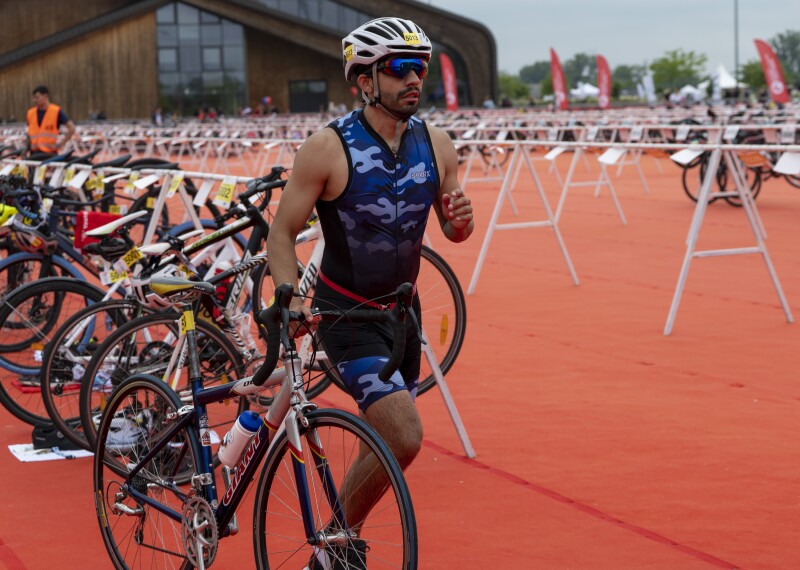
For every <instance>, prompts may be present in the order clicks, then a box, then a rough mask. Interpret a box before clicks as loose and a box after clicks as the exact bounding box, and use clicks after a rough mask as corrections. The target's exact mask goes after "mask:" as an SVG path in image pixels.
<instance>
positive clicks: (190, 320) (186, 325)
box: [181, 311, 194, 334]
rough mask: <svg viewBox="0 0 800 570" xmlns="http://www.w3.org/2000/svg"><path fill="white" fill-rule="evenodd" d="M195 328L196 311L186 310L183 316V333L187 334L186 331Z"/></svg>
mask: <svg viewBox="0 0 800 570" xmlns="http://www.w3.org/2000/svg"><path fill="white" fill-rule="evenodd" d="M193 330H194V313H193V312H192V311H184V312H183V316H182V317H181V334H186V331H193Z"/></svg>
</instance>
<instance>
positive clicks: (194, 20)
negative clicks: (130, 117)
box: [156, 2, 247, 115]
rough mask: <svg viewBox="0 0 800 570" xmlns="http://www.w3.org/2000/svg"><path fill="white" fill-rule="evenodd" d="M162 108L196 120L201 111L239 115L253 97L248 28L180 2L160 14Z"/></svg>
mask: <svg viewBox="0 0 800 570" xmlns="http://www.w3.org/2000/svg"><path fill="white" fill-rule="evenodd" d="M156 22H157V37H158V69H159V74H158V84H159V98H160V103H161V107H162V109H163V110H164V111H165V112H166V111H174V112H176V113H177V114H179V115H195V114H197V112H198V110H199V109H201V108H204V109H209V108H214V109H215V110H216V111H217V113H220V112H223V113H225V114H234V113H236V112H237V111H238V110H239V109H240V108H241V107H243V106H244V104H245V101H246V93H247V76H246V73H245V71H246V65H245V64H246V59H247V58H246V52H245V41H244V28H243V27H242V26H241V25H240V24H237V23H236V22H231V21H230V20H226V19H224V18H221V17H220V16H218V15H216V14H212V13H211V12H206V11H204V10H200V9H198V8H195V7H193V6H189V5H187V4H182V3H180V2H174V3H171V4H167V5H166V6H163V7H161V8H159V9H158V10H157V11H156Z"/></svg>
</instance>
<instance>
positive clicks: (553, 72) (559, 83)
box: [550, 48, 567, 111]
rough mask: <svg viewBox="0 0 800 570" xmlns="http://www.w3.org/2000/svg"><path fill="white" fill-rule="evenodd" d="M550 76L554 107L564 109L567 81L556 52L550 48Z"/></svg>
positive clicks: (565, 107)
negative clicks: (554, 99)
mask: <svg viewBox="0 0 800 570" xmlns="http://www.w3.org/2000/svg"><path fill="white" fill-rule="evenodd" d="M550 76H551V77H552V78H553V93H554V94H555V97H556V108H557V109H561V110H562V111H566V109H567V82H566V81H565V79H564V70H563V69H561V62H560V61H559V60H558V54H556V51H555V50H554V49H553V48H550Z"/></svg>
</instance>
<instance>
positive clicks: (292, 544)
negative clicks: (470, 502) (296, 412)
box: [253, 409, 417, 570]
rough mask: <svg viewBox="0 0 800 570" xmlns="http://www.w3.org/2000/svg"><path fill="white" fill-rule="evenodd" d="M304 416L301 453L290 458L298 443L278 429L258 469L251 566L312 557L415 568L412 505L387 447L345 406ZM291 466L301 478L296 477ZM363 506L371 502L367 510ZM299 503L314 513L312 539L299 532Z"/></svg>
mask: <svg viewBox="0 0 800 570" xmlns="http://www.w3.org/2000/svg"><path fill="white" fill-rule="evenodd" d="M305 418H306V420H308V426H307V427H303V426H302V425H299V429H300V435H301V437H302V438H303V441H304V442H305V444H306V446H305V450H304V451H303V455H305V458H304V457H299V458H298V459H299V461H298V459H294V458H293V457H294V454H295V453H297V450H295V449H294V448H292V449H291V450H290V444H289V440H288V437H287V436H286V432H282V433H281V434H280V435H279V436H278V440H277V441H276V442H274V444H273V445H272V448H271V450H270V453H269V455H268V456H267V460H266V463H265V465H264V469H263V470H262V472H261V475H260V476H259V480H258V488H257V491H256V502H255V508H254V510H253V517H254V521H253V544H254V545H255V555H256V568H259V569H263V570H268V569H270V568H272V569H276V568H304V567H305V565H306V564H308V562H309V561H310V560H311V558H312V557H315V558H317V559H320V558H321V557H327V559H328V563H329V565H330V567H335V568H345V567H353V568H369V569H370V570H376V569H380V568H402V569H405V570H412V569H415V568H417V530H416V520H415V518H414V509H413V506H412V503H411V496H410V494H409V491H408V487H407V485H406V481H405V478H404V477H403V472H402V470H401V469H400V466H399V465H398V464H397V461H396V460H395V458H394V455H392V452H391V451H390V450H389V448H388V447H387V446H386V444H385V443H384V442H383V440H382V439H381V438H380V436H378V434H377V433H375V431H374V430H373V429H372V428H370V427H369V426H368V425H367V424H366V423H364V422H363V421H362V420H360V419H359V418H357V417H355V416H353V415H352V414H349V413H347V412H343V411H341V410H332V409H325V410H316V411H314V412H311V413H309V414H308V415H306V416H305ZM296 467H299V469H297V470H295V468H296ZM298 472H303V473H304V474H305V479H306V482H307V484H305V485H304V484H303V483H301V482H298V481H296V480H295V474H296V473H298ZM298 490H300V491H299V492H298ZM306 491H307V493H306ZM306 501H307V503H306ZM359 505H361V507H359ZM364 505H372V506H371V508H368V507H367V509H366V510H368V514H366V516H364V515H363V512H364V510H365V509H364ZM303 506H307V507H308V509H307V512H309V513H311V514H312V516H313V519H314V520H313V521H309V522H312V523H313V528H314V531H315V532H316V533H317V537H319V540H317V541H316V542H317V546H313V545H311V544H310V543H309V539H310V538H314V537H309V536H307V535H306V531H305V526H304V522H303V517H302V516H301V514H300V513H301V511H302V510H303ZM354 513H360V514H359V515H355V514H354ZM348 517H349V519H348ZM356 519H359V520H356ZM348 564H350V566H348ZM358 564H360V565H358ZM313 567H316V566H313Z"/></svg>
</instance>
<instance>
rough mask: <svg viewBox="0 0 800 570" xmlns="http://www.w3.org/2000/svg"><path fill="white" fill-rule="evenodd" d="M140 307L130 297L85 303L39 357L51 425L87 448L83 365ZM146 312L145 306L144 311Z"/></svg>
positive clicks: (87, 362)
mask: <svg viewBox="0 0 800 570" xmlns="http://www.w3.org/2000/svg"><path fill="white" fill-rule="evenodd" d="M143 310H144V309H143V308H142V306H141V304H139V303H138V302H137V301H133V300H123V299H119V300H117V299H112V300H109V301H103V302H101V303H95V304H94V305H89V306H88V307H85V308H84V309H82V310H80V311H78V312H77V313H76V314H74V315H72V316H71V317H70V318H69V319H67V320H66V321H65V322H64V324H63V325H61V326H60V327H59V328H58V330H57V331H56V332H55V333H54V334H53V337H52V340H51V341H50V342H49V343H47V346H46V347H45V350H44V356H43V358H42V370H41V377H42V378H46V379H47V382H42V389H41V394H42V401H43V403H44V407H45V409H46V410H47V414H48V416H49V417H50V421H52V422H53V423H54V424H55V426H56V427H57V428H58V429H59V431H60V432H61V433H63V434H64V435H65V436H66V437H67V438H68V439H69V440H70V441H72V442H73V443H75V444H76V445H79V446H80V447H82V448H84V449H86V450H90V447H89V443H88V442H87V441H86V438H85V437H84V435H83V427H82V425H81V415H80V405H79V403H80V387H81V381H82V379H83V373H84V371H85V370H86V366H87V365H88V364H89V361H90V360H91V358H92V355H93V354H94V353H95V351H96V349H97V347H98V346H100V344H102V343H103V341H105V340H106V338H107V337H108V336H110V335H111V334H112V333H113V331H115V330H117V329H118V328H119V327H120V326H122V325H123V324H125V323H127V322H128V321H130V320H131V318H133V317H136V316H139V315H140V314H141V313H142V311H143ZM147 312H149V310H148V311H147Z"/></svg>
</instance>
